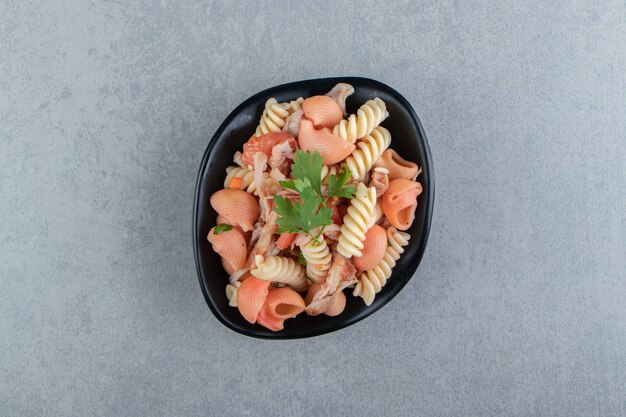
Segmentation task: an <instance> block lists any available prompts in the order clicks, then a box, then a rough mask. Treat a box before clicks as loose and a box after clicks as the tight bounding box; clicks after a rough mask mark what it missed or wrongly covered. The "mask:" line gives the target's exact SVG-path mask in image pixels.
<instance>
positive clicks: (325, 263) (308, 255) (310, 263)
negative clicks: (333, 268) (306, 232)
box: [300, 239, 333, 282]
mask: <svg viewBox="0 0 626 417" xmlns="http://www.w3.org/2000/svg"><path fill="white" fill-rule="evenodd" d="M300 250H301V251H302V255H303V256H304V259H306V274H307V276H308V277H309V278H311V281H313V282H321V281H323V280H324V278H326V275H328V270H329V269H330V263H331V262H332V259H333V258H332V256H331V254H330V250H328V245H327V244H326V241H325V240H324V239H320V243H319V244H316V243H315V241H314V240H313V239H311V240H309V241H308V242H307V243H306V244H304V245H302V246H300Z"/></svg>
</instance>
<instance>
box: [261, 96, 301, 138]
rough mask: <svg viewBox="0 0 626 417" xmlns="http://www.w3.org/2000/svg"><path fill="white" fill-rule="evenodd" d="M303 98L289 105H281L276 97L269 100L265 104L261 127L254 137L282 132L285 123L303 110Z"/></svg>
mask: <svg viewBox="0 0 626 417" xmlns="http://www.w3.org/2000/svg"><path fill="white" fill-rule="evenodd" d="M303 101H304V99H303V98H302V97H299V98H297V99H296V100H292V101H290V102H289V103H279V102H278V101H276V99H275V98H274V97H272V98H270V99H268V100H267V101H266V102H265V109H264V111H263V114H262V115H261V118H260V119H259V125H258V126H257V128H256V131H255V133H254V136H262V135H265V134H267V133H270V132H280V131H282V128H283V126H285V121H286V120H287V117H289V115H290V114H291V113H293V112H294V111H296V110H301V109H302V102H303Z"/></svg>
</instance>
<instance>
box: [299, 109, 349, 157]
mask: <svg viewBox="0 0 626 417" xmlns="http://www.w3.org/2000/svg"><path fill="white" fill-rule="evenodd" d="M298 143H299V144H300V148H302V150H305V151H311V152H314V151H317V152H319V153H320V155H322V161H323V163H324V164H326V165H330V164H335V163H337V162H339V161H342V160H343V159H345V158H346V157H347V156H348V155H350V154H351V153H352V151H354V149H355V146H354V145H353V144H351V143H349V142H347V141H345V140H343V139H341V138H339V137H337V136H335V135H333V134H332V132H331V131H330V129H328V128H326V127H325V128H322V129H315V127H314V126H313V122H311V121H310V120H308V119H302V122H301V123H300V132H299V133H298Z"/></svg>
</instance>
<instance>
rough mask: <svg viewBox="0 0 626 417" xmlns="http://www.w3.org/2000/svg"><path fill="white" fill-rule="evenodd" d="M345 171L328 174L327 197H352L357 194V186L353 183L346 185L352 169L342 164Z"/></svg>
mask: <svg viewBox="0 0 626 417" xmlns="http://www.w3.org/2000/svg"><path fill="white" fill-rule="evenodd" d="M342 168H343V171H341V173H340V174H338V175H334V174H330V175H329V176H328V192H327V193H326V196H327V197H342V198H352V196H353V195H354V194H356V187H355V186H354V185H352V184H349V185H345V183H346V182H348V180H349V179H350V170H349V169H348V167H347V166H346V165H342Z"/></svg>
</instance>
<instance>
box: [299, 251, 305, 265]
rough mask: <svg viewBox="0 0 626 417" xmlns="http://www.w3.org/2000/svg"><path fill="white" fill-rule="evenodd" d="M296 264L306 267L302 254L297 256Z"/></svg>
mask: <svg viewBox="0 0 626 417" xmlns="http://www.w3.org/2000/svg"><path fill="white" fill-rule="evenodd" d="M298 263H299V264H300V265H304V266H306V259H305V258H304V255H303V254H302V252H300V253H299V254H298Z"/></svg>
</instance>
